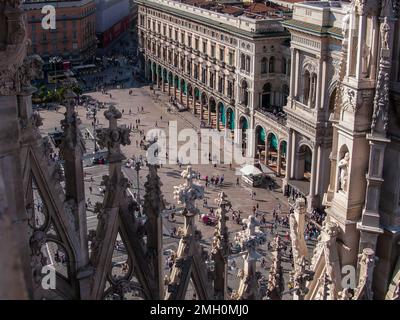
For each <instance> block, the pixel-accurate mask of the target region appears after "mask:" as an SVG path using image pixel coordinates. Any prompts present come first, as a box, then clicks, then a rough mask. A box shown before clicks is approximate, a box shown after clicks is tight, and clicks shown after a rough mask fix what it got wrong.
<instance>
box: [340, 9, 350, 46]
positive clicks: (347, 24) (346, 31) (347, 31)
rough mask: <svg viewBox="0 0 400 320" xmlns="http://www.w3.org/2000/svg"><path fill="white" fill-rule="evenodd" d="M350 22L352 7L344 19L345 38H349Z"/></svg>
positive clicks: (343, 32) (343, 30)
mask: <svg viewBox="0 0 400 320" xmlns="http://www.w3.org/2000/svg"><path fill="white" fill-rule="evenodd" d="M349 24H350V9H348V10H347V11H346V15H345V16H344V17H343V20H342V35H343V39H347V38H348V34H349Z"/></svg>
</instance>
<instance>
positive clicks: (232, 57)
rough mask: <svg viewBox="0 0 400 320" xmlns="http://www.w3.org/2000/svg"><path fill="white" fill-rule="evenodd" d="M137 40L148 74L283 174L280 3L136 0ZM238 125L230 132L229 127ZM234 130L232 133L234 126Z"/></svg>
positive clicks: (285, 64) (284, 85) (285, 91)
mask: <svg viewBox="0 0 400 320" xmlns="http://www.w3.org/2000/svg"><path fill="white" fill-rule="evenodd" d="M136 2H137V3H138V6H139V8H138V41H139V56H140V63H141V66H142V70H143V71H144V73H145V76H146V78H147V79H148V80H150V81H152V82H153V83H154V84H156V85H157V86H159V87H160V88H161V89H162V90H163V91H164V92H168V94H170V95H171V96H173V97H175V98H176V100H177V101H178V102H179V103H182V104H184V105H186V106H188V107H189V108H190V110H191V111H192V112H193V113H194V114H197V115H198V116H199V117H200V119H201V120H202V121H203V122H204V123H205V125H206V126H207V125H208V126H210V127H213V128H217V129H218V130H225V132H226V134H227V135H229V134H232V135H235V136H234V139H235V141H236V142H237V143H238V144H241V145H242V147H243V148H244V149H247V150H248V154H250V155H253V156H255V157H257V158H259V159H260V160H261V161H262V162H266V163H267V164H269V165H270V166H271V167H272V168H273V169H274V170H275V171H276V172H277V173H279V174H284V172H285V154H286V141H287V134H286V130H285V122H286V118H285V115H284V112H283V111H282V106H283V105H285V104H286V98H287V96H288V95H289V75H290V51H289V42H288V40H289V34H288V33H287V31H285V30H284V28H283V26H282V24H281V22H282V21H283V20H284V19H285V17H286V16H285V14H286V12H285V11H284V10H283V9H282V8H281V7H279V6H276V5H273V6H272V7H271V6H266V5H265V4H259V3H257V4H250V5H241V6H228V5H219V4H217V3H215V2H210V1H201V0H200V1H198V0H197V1H182V2H176V1H170V0H137V1H136ZM237 128H239V129H243V130H242V131H241V133H240V134H239V133H236V134H234V133H233V130H234V129H237ZM235 132H236V131H235Z"/></svg>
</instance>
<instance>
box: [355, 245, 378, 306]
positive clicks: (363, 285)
mask: <svg viewBox="0 0 400 320" xmlns="http://www.w3.org/2000/svg"><path fill="white" fill-rule="evenodd" d="M358 258H359V261H358V263H359V265H360V278H359V280H358V286H357V288H356V289H355V295H354V300H372V299H373V292H372V276H373V272H374V268H375V259H376V258H375V252H374V250H372V249H370V248H365V249H364V250H363V251H362V253H361V254H359V255H358Z"/></svg>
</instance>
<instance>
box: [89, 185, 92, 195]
mask: <svg viewBox="0 0 400 320" xmlns="http://www.w3.org/2000/svg"><path fill="white" fill-rule="evenodd" d="M89 192H90V194H92V193H93V189H92V187H91V186H89Z"/></svg>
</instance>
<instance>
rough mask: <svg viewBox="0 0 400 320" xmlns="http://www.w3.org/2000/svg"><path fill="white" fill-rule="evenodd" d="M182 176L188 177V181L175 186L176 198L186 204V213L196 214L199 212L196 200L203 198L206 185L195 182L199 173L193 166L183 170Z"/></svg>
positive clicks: (180, 202)
mask: <svg viewBox="0 0 400 320" xmlns="http://www.w3.org/2000/svg"><path fill="white" fill-rule="evenodd" d="M181 176H182V177H183V178H185V179H186V183H185V184H181V185H179V186H174V189H175V190H174V199H176V200H177V201H178V203H179V204H183V205H184V206H185V212H184V214H186V215H195V214H197V213H198V212H199V210H198V209H197V208H196V206H195V201H196V200H197V199H202V198H203V195H204V187H203V186H200V185H197V184H194V183H193V179H195V178H196V177H197V173H196V172H194V171H193V170H192V167H191V166H188V167H187V169H186V170H183V171H182V173H181Z"/></svg>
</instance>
